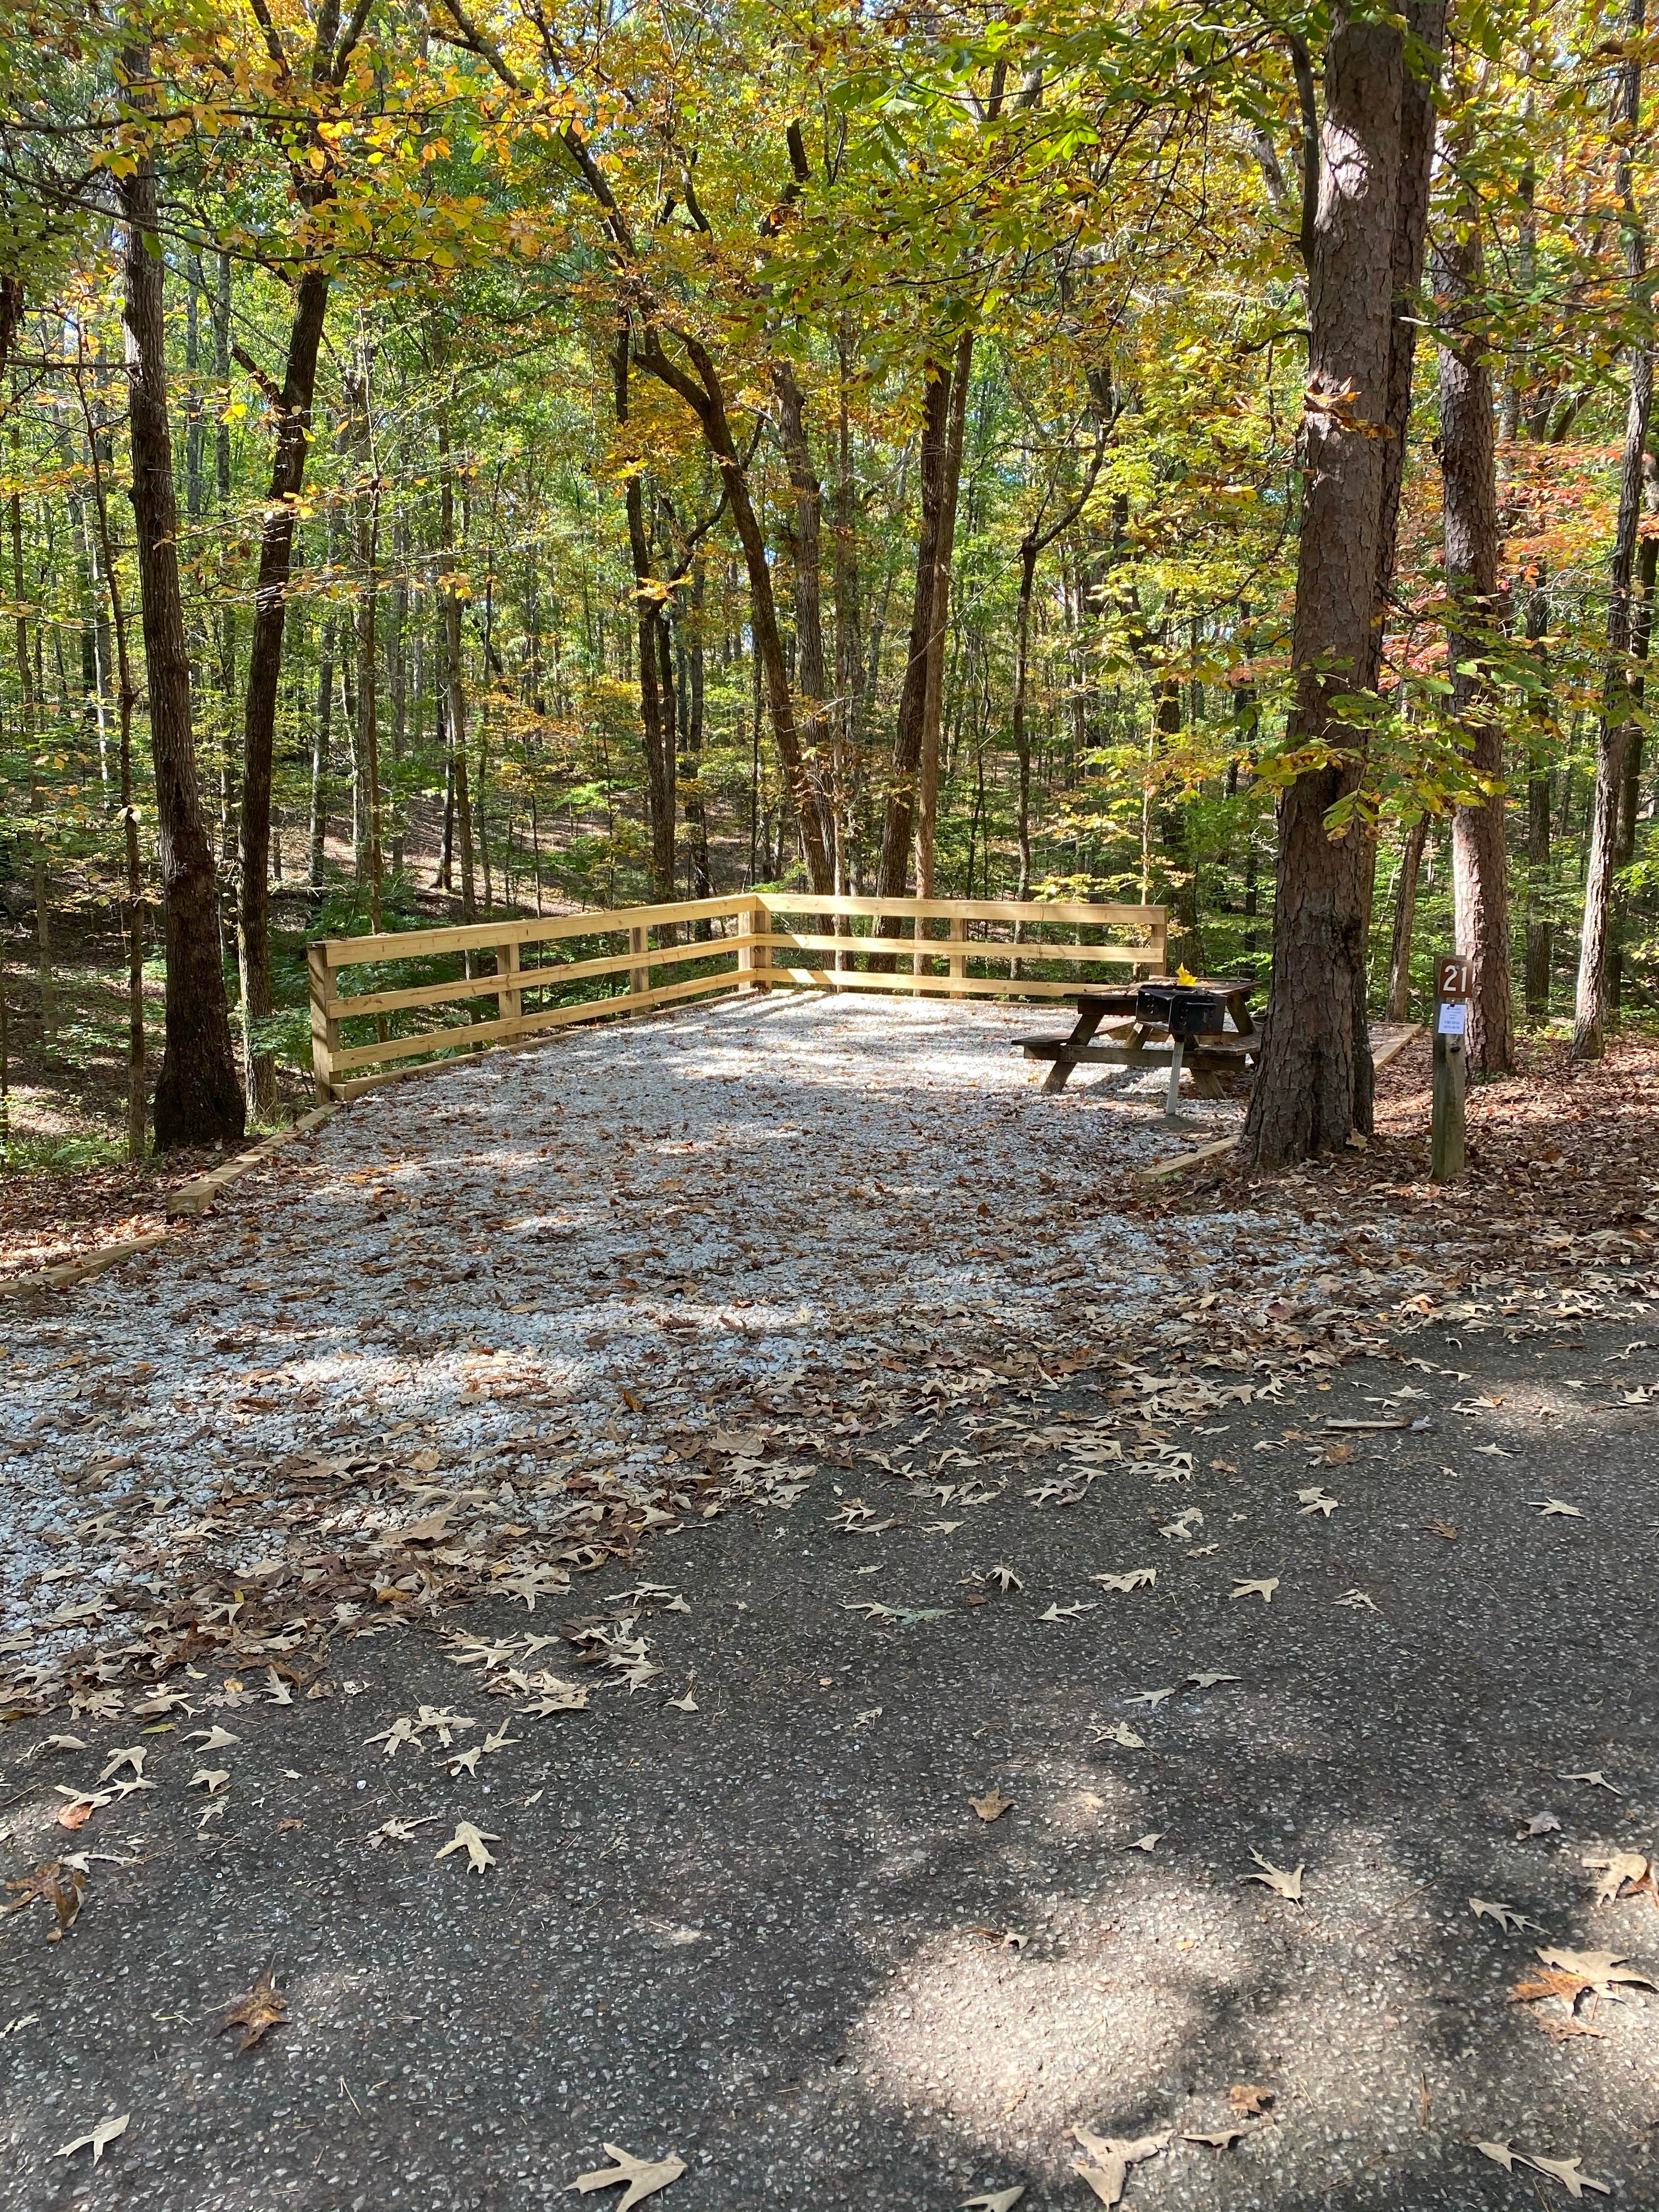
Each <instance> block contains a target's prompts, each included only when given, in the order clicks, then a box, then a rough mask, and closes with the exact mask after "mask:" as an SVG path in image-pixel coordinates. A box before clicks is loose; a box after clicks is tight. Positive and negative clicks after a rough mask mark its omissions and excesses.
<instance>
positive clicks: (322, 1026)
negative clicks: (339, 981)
mask: <svg viewBox="0 0 1659 2212" xmlns="http://www.w3.org/2000/svg"><path fill="white" fill-rule="evenodd" d="M306 973H307V978H308V981H309V986H310V997H311V1067H312V1073H313V1075H314V1076H315V1078H316V1080H317V1103H318V1104H319V1106H326V1105H327V1103H328V1102H329V1100H330V1099H331V1098H332V1097H333V1096H334V1091H333V1088H332V1085H333V1077H334V1055H335V1054H336V1053H337V1051H338V1050H339V1047H340V1024H338V1022H337V1021H332V1020H331V1019H330V1018H329V1016H328V1014H327V1012H325V1008H326V1006H327V1005H328V1001H329V998H330V996H331V992H330V987H329V975H328V953H327V951H326V950H325V947H324V946H323V945H307V947H306Z"/></svg>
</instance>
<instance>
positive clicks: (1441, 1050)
mask: <svg viewBox="0 0 1659 2212" xmlns="http://www.w3.org/2000/svg"><path fill="white" fill-rule="evenodd" d="M1469 965H1470V963H1469V961H1468V957H1467V956H1466V955H1465V954H1462V953H1453V954H1450V955H1449V956H1447V957H1444V958H1443V959H1440V960H1437V962H1436V963H1435V969H1434V1115H1433V1122H1432V1131H1433V1134H1432V1141H1431V1163H1430V1167H1429V1179H1430V1181H1431V1182H1453V1181H1455V1178H1456V1177H1457V1176H1461V1175H1462V1172H1463V1168H1464V1164H1465V1160H1466V1158H1467V1143H1466V1132H1465V1125H1464V1115H1463V1096H1464V1091H1465V1089H1466V1087H1467V1085H1468V1054H1467V1053H1466V1052H1465V1050H1464V1042H1463V1041H1464V1038H1465V1036H1467V1034H1468V1018H1469V980H1470V979H1469Z"/></svg>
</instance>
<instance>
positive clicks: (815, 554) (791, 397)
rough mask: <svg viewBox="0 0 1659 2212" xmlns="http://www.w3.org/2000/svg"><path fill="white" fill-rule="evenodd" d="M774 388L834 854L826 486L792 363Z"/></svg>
mask: <svg viewBox="0 0 1659 2212" xmlns="http://www.w3.org/2000/svg"><path fill="white" fill-rule="evenodd" d="M772 388H773V390H774V392H775V393H776V394H777V399H778V423H779V428H780V431H781V437H782V443H783V454H784V460H785V462H786V464H787V467H788V471H789V486H790V489H791V491H792V492H793V495H794V502H795V521H794V528H793V530H792V531H791V532H789V533H788V544H789V556H790V566H791V568H793V571H794V578H795V592H794V600H795V689H796V690H798V691H799V694H800V699H801V710H802V711H801V731H800V736H801V757H802V760H803V762H804V763H805V769H806V773H807V775H808V776H809V777H810V779H811V784H812V787H813V790H814V792H815V793H817V800H818V806H819V811H820V814H821V816H822V817H823V821H824V823H825V825H826V830H827V836H828V842H829V847H830V850H831V852H832V853H833V851H834V849H835V847H836V842H837V840H836V835H835V829H834V826H833V825H834V821H835V809H834V805H833V804H830V805H826V804H825V799H824V793H825V790H826V787H829V789H833V787H834V782H835V778H834V776H833V775H830V776H829V778H827V779H826V777H825V775H824V769H825V765H826V759H827V756H828V754H829V728H828V717H827V715H826V714H825V711H824V702H825V700H826V698H827V697H828V696H829V680H828V671H827V663H826V660H825V656H824V650H823V485H822V484H821V483H819V482H818V477H817V471H816V470H815V469H814V468H813V466H812V453H811V445H810V444H809V442H808V440H807V435H806V401H805V394H804V393H803V392H802V391H801V388H800V385H799V382H798V381H797V380H796V377H795V374H794V371H793V369H792V368H790V366H789V365H788V363H787V362H781V361H780V362H774V363H773V367H772Z"/></svg>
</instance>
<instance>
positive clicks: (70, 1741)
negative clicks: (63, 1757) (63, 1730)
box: [30, 1735, 87, 1758]
mask: <svg viewBox="0 0 1659 2212" xmlns="http://www.w3.org/2000/svg"><path fill="white" fill-rule="evenodd" d="M86 1749H87V1746H86V1745H85V1744H83V1743H82V1741H81V1739H80V1737H79V1736H78V1735H49V1736H46V1737H43V1738H42V1740H41V1741H40V1742H39V1743H37V1744H36V1745H35V1747H34V1750H35V1751H36V1752H41V1751H85V1750H86ZM33 1755H34V1754H33V1753H30V1756H31V1758H32V1757H33Z"/></svg>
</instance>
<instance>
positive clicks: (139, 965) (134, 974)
mask: <svg viewBox="0 0 1659 2212" xmlns="http://www.w3.org/2000/svg"><path fill="white" fill-rule="evenodd" d="M76 384H77V390H78V391H79V395H80V400H81V406H82V413H83V415H84V416H85V420H86V426H87V466H88V472H89V473H90V475H91V477H92V501H91V502H90V505H91V512H92V513H93V514H94V516H95V517H96V519H97V526H98V546H99V550H100V553H101V556H102V567H103V579H102V580H103V584H104V587H105V590H106V592H107V594H108V599H109V614H110V620H111V623H112V629H113V635H114V645H115V673H116V683H117V686H118V689H117V692H116V712H117V715H118V726H119V730H120V750H119V755H118V761H119V775H120V793H121V842H122V852H123V858H124V859H125V863H126V893H127V899H126V906H127V1158H129V1159H130V1160H131V1161H132V1162H133V1163H134V1164H135V1165H136V1164H137V1163H138V1162H139V1161H140V1160H142V1159H143V1157H144V1152H145V1150H146V1141H145V1140H146V1134H147V1130H148V1127H149V1101H148V1098H147V1097H146V1095H145V1094H146V1089H147V1084H146V1077H145V1067H144V1060H145V1049H144V1047H145V1039H144V878H143V860H142V857H141V854H140V852H139V848H138V810H137V807H136V806H135V805H133V799H132V710H133V708H134V706H135V705H136V704H137V685H136V684H134V682H133V680H132V654H131V648H130V647H129V645H128V641H127V615H126V606H125V602H124V601H123V599H122V597H121V580H120V573H119V570H118V568H117V565H116V560H115V544H114V534H113V532H112V531H111V529H110V524H109V495H108V492H107V490H106V486H105V483H104V464H103V456H102V454H101V453H100V451H99V442H100V434H99V432H98V430H97V429H96V428H94V422H93V419H92V413H91V410H90V409H89V408H88V405H87V397H86V392H85V389H84V387H82V386H80V384H79V380H78V379H77V380H76Z"/></svg>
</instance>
